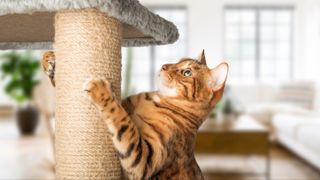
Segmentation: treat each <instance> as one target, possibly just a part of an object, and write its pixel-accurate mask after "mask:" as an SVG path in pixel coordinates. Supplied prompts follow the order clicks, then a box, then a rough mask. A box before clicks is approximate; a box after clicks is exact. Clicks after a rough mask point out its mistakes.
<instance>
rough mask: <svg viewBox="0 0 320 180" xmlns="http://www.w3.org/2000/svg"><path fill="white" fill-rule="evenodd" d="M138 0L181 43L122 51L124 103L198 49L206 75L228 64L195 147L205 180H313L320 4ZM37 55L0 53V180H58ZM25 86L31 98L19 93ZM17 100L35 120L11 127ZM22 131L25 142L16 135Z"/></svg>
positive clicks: (319, 103) (45, 82)
mask: <svg viewBox="0 0 320 180" xmlns="http://www.w3.org/2000/svg"><path fill="white" fill-rule="evenodd" d="M140 2H141V4H143V5H144V6H146V7H148V8H149V9H150V10H151V11H153V12H154V13H156V14H159V15H160V16H162V17H164V18H166V19H168V20H170V21H172V22H173V23H174V24H175V25H176V26H177V28H178V30H179V33H180V37H179V40H178V41H177V42H175V43H174V44H171V45H163V46H150V47H128V48H124V47H123V48H122V69H123V70H122V97H126V96H129V95H131V94H135V93H138V92H143V91H153V90H156V89H157V76H158V73H159V70H160V68H161V66H162V65H163V64H167V63H175V62H177V61H178V60H179V59H180V58H182V57H193V58H197V57H198V56H199V54H200V53H201V51H202V50H204V51H205V54H206V59H207V64H208V66H209V67H214V66H215V65H217V64H219V63H220V62H227V63H228V64H229V67H230V72H229V77H228V80H227V85H226V87H225V92H224V97H223V98H222V100H221V101H220V102H219V104H217V106H216V107H215V109H214V110H213V111H212V112H211V113H210V114H209V116H208V118H207V120H206V121H205V122H204V123H203V125H202V126H201V128H200V130H199V133H198V136H197V142H196V145H195V152H196V158H197V161H198V164H199V166H200V168H201V170H202V172H203V173H204V176H205V179H221V180H253V179H254V180H260V179H270V180H316V179H320V145H319V142H320V131H319V129H320V80H319V78H318V77H320V71H319V70H318V68H319V67H320V61H319V60H318V57H319V55H318V54H319V53H318V51H319V50H318V48H319V47H320V1H318V0H304V1H300V0H283V1H278V0H219V1H218V0H202V1H195V0H175V1H170V0H161V1H150V0H140ZM44 52H45V50H32V51H29V50H15V51H13V50H4V51H0V67H1V68H0V77H3V78H2V79H1V81H0V144H1V146H0V147H1V148H0V179H55V175H54V174H55V168H54V164H55V158H54V155H55V151H54V135H55V92H54V91H55V90H54V88H53V87H52V85H51V82H50V80H49V79H48V77H47V76H46V74H44V73H43V71H42V70H41V67H40V65H39V61H40V59H41V58H42V54H43V53H44ZM17 59H18V60H21V62H24V63H27V64H28V63H30V64H28V65H30V67H31V66H32V67H34V68H32V69H33V71H32V72H27V73H29V75H30V79H29V80H30V82H28V83H30V84H31V85H30V84H28V83H27V85H26V86H27V87H25V86H19V85H17V83H18V84H19V83H20V84H23V83H22V82H21V81H19V80H17V79H15V78H16V77H17V76H18V75H19V73H26V72H24V70H23V69H24V67H25V66H26V64H22V65H21V66H20V67H19V70H17V71H13V72H9V70H8V69H10V68H8V67H11V66H16V65H17V64H12V61H16V60H17ZM10 62H11V63H10ZM14 80H16V81H14ZM24 82H25V81H24ZM37 82H38V83H37ZM10 86H11V88H10ZM12 86H14V87H17V88H18V89H19V88H20V89H19V90H18V91H19V92H18V93H17V92H15V91H13V90H12V89H14V88H13V87H12ZM29 86H30V87H31V89H32V95H31V94H28V95H30V97H32V98H31V99H29V96H28V95H25V94H24V95H20V94H19V93H20V90H21V91H24V90H25V89H26V88H27V89H28V88H30V87H29ZM17 94H18V95H17ZM24 100H27V103H31V104H33V105H34V106H35V107H36V111H37V112H38V113H39V120H38V122H28V124H27V125H26V124H23V123H21V122H20V121H18V119H21V116H23V112H21V111H20V108H21V106H24V105H25V104H26V101H24ZM21 102H24V103H21ZM22 119H23V118H22ZM23 126H28V127H27V130H26V131H28V128H29V131H32V134H31V135H30V134H29V135H23V134H24V133H23V132H24V130H23V128H24V127H23ZM30 126H32V128H31V129H32V130H30ZM33 131H34V132H33Z"/></svg>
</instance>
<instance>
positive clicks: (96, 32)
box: [54, 9, 122, 179]
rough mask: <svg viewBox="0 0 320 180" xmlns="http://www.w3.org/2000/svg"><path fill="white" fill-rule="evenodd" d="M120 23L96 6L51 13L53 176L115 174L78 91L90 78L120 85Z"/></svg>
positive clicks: (111, 155)
mask: <svg viewBox="0 0 320 180" xmlns="http://www.w3.org/2000/svg"><path fill="white" fill-rule="evenodd" d="M121 33H122V29H121V24H120V22H119V21H118V20H117V19H115V18H112V17H108V16H106V15H105V14H103V13H101V12H99V11H98V10H96V9H82V10H67V11H61V12H58V13H57V14H56V17H55V44H54V49H55V53H56V74H55V78H56V163H57V164H56V178H57V179H120V178H121V169H120V163H119V160H118V158H117V156H116V152H115V150H114V148H113V144H112V142H111V140H110V139H109V138H107V136H106V135H107V134H106V127H105V126H104V124H103V121H102V120H101V119H100V116H99V112H98V110H97V109H96V108H95V107H94V106H93V105H92V104H91V103H90V101H89V100H88V98H87V97H86V93H85V92H84V91H83V85H84V83H85V82H86V81H87V80H88V79H89V78H90V77H100V78H103V77H104V78H107V79H108V80H109V81H110V82H111V84H112V88H113V91H114V92H115V94H116V96H117V97H118V98H120V89H121V87H120V86H121V85H120V82H121V39H122V37H121V36H122V35H121Z"/></svg>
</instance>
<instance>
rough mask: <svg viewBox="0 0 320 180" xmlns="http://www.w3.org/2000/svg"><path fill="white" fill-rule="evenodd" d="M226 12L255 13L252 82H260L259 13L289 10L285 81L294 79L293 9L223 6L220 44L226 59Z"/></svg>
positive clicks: (288, 7)
mask: <svg viewBox="0 0 320 180" xmlns="http://www.w3.org/2000/svg"><path fill="white" fill-rule="evenodd" d="M228 10H253V11H254V12H255V18H256V22H255V25H254V26H255V28H256V32H255V33H256V34H255V36H256V37H255V39H254V41H255V43H254V44H255V59H254V63H255V66H254V67H255V73H254V78H253V79H254V81H260V80H262V79H263V78H262V75H261V68H260V63H261V56H260V45H261V37H260V32H261V19H260V13H261V10H290V11H291V13H292V15H291V22H290V31H291V34H290V37H289V42H290V44H289V52H290V53H289V62H288V63H289V74H288V79H287V80H292V79H293V78H294V33H295V31H294V21H295V19H294V18H295V16H294V11H295V7H294V6H291V5H288V6H272V5H270V6H254V5H252V6H250V5H247V6H243V5H225V6H224V8H223V15H222V19H223V20H222V24H223V25H222V32H223V40H222V41H223V42H222V47H223V53H222V54H223V56H224V57H227V51H226V49H227V48H226V44H227V39H226V37H227V33H226V29H227V22H226V13H227V11H228Z"/></svg>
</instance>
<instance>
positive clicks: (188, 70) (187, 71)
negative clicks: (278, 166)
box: [182, 69, 192, 77]
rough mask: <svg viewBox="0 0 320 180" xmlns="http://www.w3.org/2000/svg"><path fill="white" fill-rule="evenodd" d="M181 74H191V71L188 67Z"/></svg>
mask: <svg viewBox="0 0 320 180" xmlns="http://www.w3.org/2000/svg"><path fill="white" fill-rule="evenodd" d="M182 75H183V76H186V77H188V76H192V71H191V70H190V69H185V70H183V71H182Z"/></svg>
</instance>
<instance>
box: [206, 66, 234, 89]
mask: <svg viewBox="0 0 320 180" xmlns="http://www.w3.org/2000/svg"><path fill="white" fill-rule="evenodd" d="M228 71H229V65H228V64H227V63H225V62H223V63H221V64H219V65H218V66H216V67H215V68H213V69H211V70H210V75H211V83H210V86H211V88H212V90H213V91H219V90H221V89H223V88H224V85H225V83H226V81H227V76H228Z"/></svg>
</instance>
